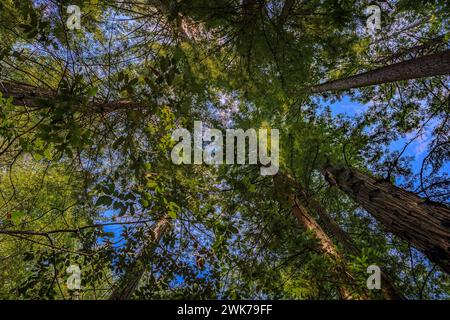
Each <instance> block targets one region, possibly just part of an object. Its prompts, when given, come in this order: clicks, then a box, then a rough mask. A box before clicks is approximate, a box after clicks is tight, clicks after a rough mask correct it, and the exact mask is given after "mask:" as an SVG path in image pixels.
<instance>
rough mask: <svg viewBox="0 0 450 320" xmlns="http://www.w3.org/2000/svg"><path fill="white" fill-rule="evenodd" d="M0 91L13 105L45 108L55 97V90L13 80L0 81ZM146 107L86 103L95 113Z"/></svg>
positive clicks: (128, 103) (140, 105)
mask: <svg viewBox="0 0 450 320" xmlns="http://www.w3.org/2000/svg"><path fill="white" fill-rule="evenodd" d="M0 92H1V93H2V95H3V97H5V98H12V99H13V103H14V104H15V105H18V106H26V107H29V108H36V109H40V108H46V106H48V104H49V101H52V100H54V99H55V98H56V97H57V94H56V92H53V91H51V90H47V89H43V88H38V87H35V86H31V85H28V84H23V83H15V82H0ZM146 107H147V106H146V105H145V104H144V103H140V102H131V101H124V100H121V101H110V102H91V103H89V105H88V110H89V111H91V112H95V113H104V112H113V111H119V110H131V109H143V108H146Z"/></svg>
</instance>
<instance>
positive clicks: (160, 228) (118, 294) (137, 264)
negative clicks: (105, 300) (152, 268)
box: [109, 218, 170, 300]
mask: <svg viewBox="0 0 450 320" xmlns="http://www.w3.org/2000/svg"><path fill="white" fill-rule="evenodd" d="M169 226H170V222H169V219H168V218H163V219H161V220H160V221H159V222H158V223H157V224H156V226H155V228H154V229H153V230H152V232H151V235H150V239H149V240H148V241H147V243H146V244H144V246H143V248H142V251H141V252H140V253H139V255H138V257H136V259H135V260H134V261H132V262H131V264H130V265H129V266H128V268H127V269H128V270H127V271H126V272H125V274H124V275H123V276H122V277H121V278H120V279H119V280H118V281H117V282H118V283H117V284H116V285H115V288H114V290H113V292H112V294H111V296H110V297H109V300H128V299H130V298H131V297H132V296H133V293H134V292H135V291H136V289H137V288H138V286H139V282H140V280H141V279H142V277H143V275H144V273H145V268H146V265H147V263H148V261H149V260H150V259H151V256H152V254H153V250H154V248H155V246H156V245H157V244H158V242H159V241H160V240H161V237H162V236H163V235H164V233H165V232H166V231H167V230H168V229H169Z"/></svg>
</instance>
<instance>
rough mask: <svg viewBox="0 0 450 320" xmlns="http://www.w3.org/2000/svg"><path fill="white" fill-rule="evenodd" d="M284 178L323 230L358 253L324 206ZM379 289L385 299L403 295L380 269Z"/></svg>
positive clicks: (344, 246) (349, 250)
mask: <svg viewBox="0 0 450 320" xmlns="http://www.w3.org/2000/svg"><path fill="white" fill-rule="evenodd" d="M284 176H285V179H287V180H289V181H290V182H291V183H292V185H294V186H295V187H296V188H297V190H298V195H299V197H300V199H301V200H302V202H303V203H305V206H306V207H307V208H309V209H310V210H312V211H314V212H315V213H317V214H318V216H319V219H320V221H322V223H323V225H324V227H325V230H326V231H328V232H329V233H330V234H331V235H333V237H334V238H335V239H336V240H337V241H338V243H340V244H341V245H342V248H343V249H344V250H345V252H347V253H349V254H353V255H357V256H358V255H360V254H361V251H360V250H359V248H358V247H357V246H356V245H355V244H354V242H353V241H352V239H351V238H350V236H349V235H348V234H347V233H346V232H345V231H344V230H343V229H342V228H341V227H340V226H339V224H338V223H337V222H336V221H335V220H334V219H333V218H331V216H330V215H329V214H328V213H327V211H326V210H325V208H324V207H322V206H321V205H320V203H318V202H317V201H315V200H314V199H313V198H312V197H310V196H309V194H310V193H309V192H308V191H307V190H305V189H304V188H302V186H301V185H300V184H299V183H297V181H296V180H295V179H293V178H292V177H290V176H289V175H284ZM381 281H382V283H381V291H382V292H383V295H384V297H385V298H386V299H387V300H404V299H405V297H404V296H403V295H402V294H401V293H400V292H399V290H398V289H397V288H396V287H395V286H394V285H393V281H392V279H390V277H389V276H388V275H387V274H386V273H384V272H383V271H381Z"/></svg>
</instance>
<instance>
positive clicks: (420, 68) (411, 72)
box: [311, 50, 450, 93]
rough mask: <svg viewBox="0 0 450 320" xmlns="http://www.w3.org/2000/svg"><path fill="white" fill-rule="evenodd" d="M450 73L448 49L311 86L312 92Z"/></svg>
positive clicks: (449, 51)
mask: <svg viewBox="0 0 450 320" xmlns="http://www.w3.org/2000/svg"><path fill="white" fill-rule="evenodd" d="M449 73H450V50H446V51H444V52H440V53H435V54H430V55H427V56H423V57H420V58H416V59H411V60H406V61H403V62H400V63H395V64H391V65H389V66H385V67H381V68H378V69H375V70H371V71H368V72H364V73H361V74H357V75H354V76H351V77H347V78H343V79H338V80H334V81H330V82H326V83H323V84H320V85H317V86H314V87H312V88H311V91H312V93H322V92H328V91H342V90H350V89H354V88H361V87H367V86H372V85H376V84H383V83H389V82H395V81H402V80H409V79H418V78H424V77H432V76H438V75H446V74H449Z"/></svg>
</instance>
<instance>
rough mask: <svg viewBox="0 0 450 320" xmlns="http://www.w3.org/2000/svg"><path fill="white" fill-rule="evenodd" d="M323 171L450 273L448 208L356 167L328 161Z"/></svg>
mask: <svg viewBox="0 0 450 320" xmlns="http://www.w3.org/2000/svg"><path fill="white" fill-rule="evenodd" d="M322 172H323V174H324V176H325V178H326V180H327V181H328V182H330V183H331V184H332V185H336V186H338V187H339V188H340V189H341V190H342V191H344V192H345V193H347V194H348V195H349V196H350V197H351V198H352V199H354V200H355V201H356V202H357V203H358V204H359V205H360V206H361V207H362V208H364V209H365V210H366V211H367V212H369V213H370V214H371V215H372V216H373V217H374V218H375V219H377V221H378V222H380V223H381V225H382V226H383V227H385V228H386V229H387V230H388V231H390V232H392V233H393V234H394V235H396V236H398V237H399V238H401V239H403V240H406V241H408V242H409V243H411V244H412V245H413V246H415V247H416V248H417V249H418V250H419V251H421V252H422V253H424V254H425V255H426V256H427V257H428V258H429V259H430V260H431V261H432V262H434V263H436V264H437V265H438V266H440V267H441V268H442V269H443V270H444V271H445V272H447V273H450V209H449V208H447V207H445V206H444V205H441V204H438V203H433V202H430V201H427V200H426V199H422V198H420V197H418V196H417V195H416V194H414V193H412V192H409V191H406V190H403V189H401V188H399V187H396V186H394V185H393V184H391V183H390V182H388V181H381V180H376V179H374V178H372V177H370V176H369V175H367V174H365V173H362V172H360V171H358V170H356V169H352V168H346V167H336V166H333V165H331V164H329V163H327V164H325V165H324V167H323V170H322Z"/></svg>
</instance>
